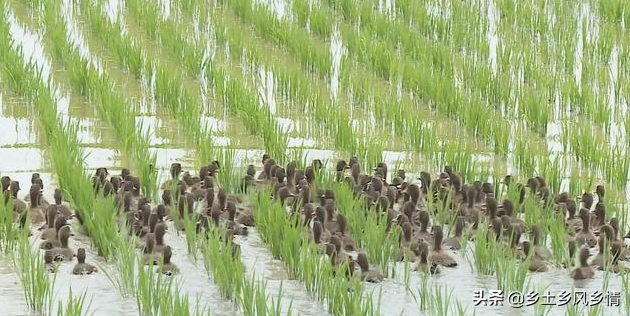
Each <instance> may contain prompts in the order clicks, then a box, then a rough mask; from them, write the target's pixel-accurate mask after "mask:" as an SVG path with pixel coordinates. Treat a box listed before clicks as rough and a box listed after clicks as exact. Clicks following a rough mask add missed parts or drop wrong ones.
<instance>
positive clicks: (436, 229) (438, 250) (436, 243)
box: [429, 225, 457, 268]
mask: <svg viewBox="0 0 630 316" xmlns="http://www.w3.org/2000/svg"><path fill="white" fill-rule="evenodd" d="M432 232H433V250H431V253H429V261H431V262H435V263H436V264H439V265H441V266H445V267H449V268H452V267H456V266H457V261H455V259H453V257H451V255H449V254H448V253H446V252H445V251H444V250H442V240H443V238H444V233H443V232H442V226H438V225H436V226H433V229H432Z"/></svg>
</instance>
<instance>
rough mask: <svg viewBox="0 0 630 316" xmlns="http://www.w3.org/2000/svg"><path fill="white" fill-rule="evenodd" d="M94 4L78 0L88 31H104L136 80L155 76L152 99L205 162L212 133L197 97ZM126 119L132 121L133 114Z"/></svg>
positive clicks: (170, 67)
mask: <svg viewBox="0 0 630 316" xmlns="http://www.w3.org/2000/svg"><path fill="white" fill-rule="evenodd" d="M98 4H99V5H96V6H95V5H91V4H90V3H89V2H88V1H81V9H82V10H83V12H84V13H85V14H86V15H85V16H86V17H87V20H88V22H89V25H90V27H91V28H92V30H93V31H94V32H95V33H98V34H107V36H103V39H104V40H105V43H106V44H107V45H108V47H109V49H110V50H111V51H112V53H113V54H114V55H115V56H116V57H117V58H118V60H119V61H120V62H121V63H122V64H123V65H124V66H125V67H127V69H128V70H129V71H130V72H131V74H133V75H134V76H135V77H136V78H137V79H142V78H143V77H145V78H152V77H154V76H155V94H156V98H157V99H158V101H159V102H160V103H161V104H163V105H164V106H166V108H167V109H168V110H169V112H170V113H171V115H172V116H173V117H175V118H176V119H177V120H178V121H179V122H180V124H179V126H180V127H181V128H182V130H183V132H184V134H185V135H187V137H186V141H187V142H190V145H192V146H194V148H195V149H196V151H197V152H198V154H199V155H200V156H201V157H203V158H205V159H208V160H207V161H209V159H210V158H211V157H212V156H213V146H212V142H211V141H210V140H212V136H211V133H210V127H209V126H207V125H204V124H202V120H201V118H202V112H201V108H200V106H199V104H201V102H200V100H199V98H198V97H197V96H195V95H194V94H192V93H191V92H190V91H189V90H188V89H186V88H185V87H184V86H181V84H180V83H181V82H182V80H181V76H177V75H176V74H178V73H179V71H178V70H177V69H176V68H175V67H172V66H171V65H170V64H169V63H160V62H159V61H155V60H153V61H152V59H151V58H149V56H148V55H147V52H146V51H145V50H144V49H143V48H142V47H140V45H138V43H137V42H136V41H134V39H132V38H131V37H126V36H123V32H122V29H123V26H122V25H121V24H118V23H116V22H115V21H110V20H109V19H107V18H106V17H105V16H104V15H103V13H102V11H101V10H100V5H102V2H98ZM129 118H130V119H132V120H133V116H129ZM147 185H148V183H147Z"/></svg>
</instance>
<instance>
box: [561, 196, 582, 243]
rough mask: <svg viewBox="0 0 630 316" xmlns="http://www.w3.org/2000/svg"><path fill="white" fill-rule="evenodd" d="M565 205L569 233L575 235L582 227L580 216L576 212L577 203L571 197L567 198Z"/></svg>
mask: <svg viewBox="0 0 630 316" xmlns="http://www.w3.org/2000/svg"><path fill="white" fill-rule="evenodd" d="M565 207H566V209H567V215H568V216H567V219H566V220H567V228H568V229H569V234H570V235H575V234H576V233H577V232H578V231H579V230H580V229H581V228H582V218H581V216H579V213H578V212H577V203H576V202H575V200H573V199H568V200H567V201H566V203H565ZM576 215H578V216H576Z"/></svg>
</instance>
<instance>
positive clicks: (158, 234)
mask: <svg viewBox="0 0 630 316" xmlns="http://www.w3.org/2000/svg"><path fill="white" fill-rule="evenodd" d="M164 234H166V224H164V223H158V224H156V225H155V229H154V235H155V245H154V246H153V250H154V251H155V252H163V251H164V248H165V247H167V246H166V245H165V244H164Z"/></svg>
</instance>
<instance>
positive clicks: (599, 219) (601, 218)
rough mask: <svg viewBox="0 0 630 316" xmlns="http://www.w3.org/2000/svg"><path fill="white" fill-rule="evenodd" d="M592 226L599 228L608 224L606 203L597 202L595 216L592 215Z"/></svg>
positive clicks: (595, 228)
mask: <svg viewBox="0 0 630 316" xmlns="http://www.w3.org/2000/svg"><path fill="white" fill-rule="evenodd" d="M591 223H592V224H591V226H592V227H593V229H594V230H599V228H600V227H601V226H602V225H604V224H606V205H604V203H597V204H596V205H595V212H594V214H593V216H591Z"/></svg>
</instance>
